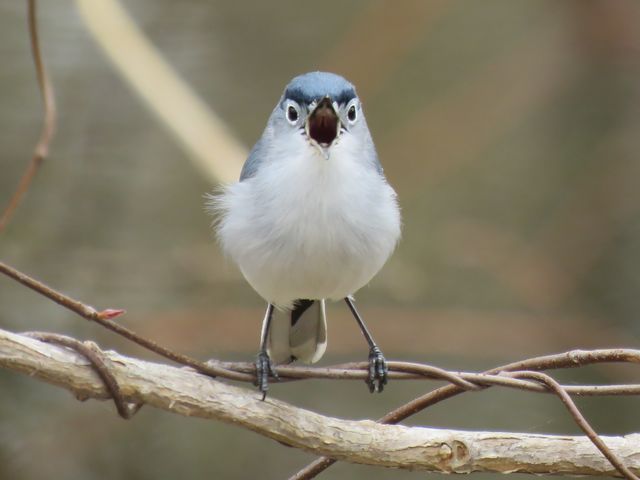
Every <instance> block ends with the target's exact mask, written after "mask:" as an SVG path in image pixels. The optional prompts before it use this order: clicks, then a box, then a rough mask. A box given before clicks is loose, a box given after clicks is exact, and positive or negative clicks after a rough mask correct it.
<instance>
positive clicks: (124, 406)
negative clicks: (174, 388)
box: [23, 332, 143, 420]
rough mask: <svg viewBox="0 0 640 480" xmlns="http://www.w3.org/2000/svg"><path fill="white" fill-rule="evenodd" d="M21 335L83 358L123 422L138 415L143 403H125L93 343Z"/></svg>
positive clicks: (37, 334)
mask: <svg viewBox="0 0 640 480" xmlns="http://www.w3.org/2000/svg"><path fill="white" fill-rule="evenodd" d="M23 335H25V336H27V337H29V338H35V339H36V340H40V341H41V342H46V343H53V344H55V345H61V346H63V347H67V348H69V349H71V350H73V351H75V352H77V353H79V354H80V355H82V356H83V357H85V358H86V359H87V360H88V361H89V363H90V364H91V366H92V367H93V368H94V369H95V371H96V373H97V374H98V376H99V377H100V378H101V379H102V381H103V382H104V386H105V387H106V388H107V390H108V391H109V394H110V395H111V398H112V399H113V402H114V403H115V405H116V410H117V411H118V414H119V415H120V416H121V417H122V418H124V419H125V420H128V419H130V418H131V417H133V416H134V415H135V414H136V413H138V410H140V408H142V405H143V403H134V404H130V403H127V402H126V401H125V399H124V397H123V396H122V392H121V391H120V385H118V381H117V380H116V378H115V377H114V376H113V374H112V373H111V370H110V369H109V367H108V362H109V360H108V358H107V357H106V355H105V354H104V352H103V351H102V350H100V349H99V348H98V346H97V345H96V344H95V343H93V342H81V341H79V340H76V339H75V338H71V337H67V336H65V335H59V334H57V333H49V332H25V333H23Z"/></svg>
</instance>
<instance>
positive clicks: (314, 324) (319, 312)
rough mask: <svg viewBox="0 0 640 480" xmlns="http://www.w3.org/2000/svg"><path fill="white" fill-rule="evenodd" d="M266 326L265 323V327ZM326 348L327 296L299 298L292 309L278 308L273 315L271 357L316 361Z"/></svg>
mask: <svg viewBox="0 0 640 480" xmlns="http://www.w3.org/2000/svg"><path fill="white" fill-rule="evenodd" d="M262 328H263V329H264V328H265V325H263V327H262ZM326 349H327V318H326V315H325V304H324V300H296V301H295V302H294V304H293V307H292V308H291V309H290V310H289V309H287V310H279V309H276V310H275V311H274V312H273V317H272V319H271V327H270V328H269V336H268V338H267V352H268V354H269V357H270V358H271V361H272V362H274V363H276V364H278V363H290V362H292V361H294V360H298V361H301V362H304V363H315V362H317V361H318V360H320V359H321V358H322V356H323V355H324V352H325V350H326Z"/></svg>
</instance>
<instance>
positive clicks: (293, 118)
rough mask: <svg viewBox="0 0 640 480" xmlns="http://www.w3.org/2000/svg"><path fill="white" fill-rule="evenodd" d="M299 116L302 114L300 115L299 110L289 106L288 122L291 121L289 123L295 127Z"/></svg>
mask: <svg viewBox="0 0 640 480" xmlns="http://www.w3.org/2000/svg"><path fill="white" fill-rule="evenodd" d="M299 116H300V114H299V113H298V109H297V108H296V107H294V106H293V105H289V106H288V107H287V120H289V123H291V124H293V125H295V124H296V122H297V121H298V117H299Z"/></svg>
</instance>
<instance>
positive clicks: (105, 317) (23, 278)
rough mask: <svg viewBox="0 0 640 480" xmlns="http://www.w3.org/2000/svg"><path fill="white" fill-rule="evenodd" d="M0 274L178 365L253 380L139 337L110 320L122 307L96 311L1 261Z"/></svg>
mask: <svg viewBox="0 0 640 480" xmlns="http://www.w3.org/2000/svg"><path fill="white" fill-rule="evenodd" d="M0 273H4V274H5V275H7V276H8V277H10V278H12V279H14V280H16V281H18V282H20V283H21V284H23V285H25V286H26V287H29V288H30V289H31V290H33V291H35V292H37V293H40V294H41V295H44V296H45V297H47V298H49V299H51V300H53V301H54V302H56V303H57V304H59V305H62V306H63V307H65V308H67V309H69V310H71V311H72V312H74V313H76V314H78V315H80V316H81V317H83V318H86V319H87V320H91V321H93V322H96V323H99V324H100V325H102V326H103V327H105V328H107V329H109V330H111V331H113V332H115V333H117V334H118V335H121V336H123V337H125V338H127V339H128V340H131V341H132V342H134V343H137V344H138V345H140V346H142V347H144V348H146V349H148V350H151V351H152V352H155V353H157V354H158V355H161V356H163V357H165V358H168V359H169V360H172V361H174V362H177V363H180V364H182V365H187V366H190V367H192V368H195V369H196V370H198V371H199V372H201V373H204V374H205V375H209V376H214V377H215V376H220V375H223V376H224V377H225V378H230V379H232V380H241V381H253V379H254V375H249V374H246V373H241V372H234V371H231V370H227V369H225V368H222V367H219V366H217V365H215V364H214V363H204V362H200V361H199V360H196V359H194V358H190V357H188V356H186V355H182V354H180V353H176V352H173V351H171V350H169V349H167V348H164V347H162V346H161V345H158V344H157V343H156V342H154V341H152V340H149V339H146V338H144V337H141V336H140V335H138V334H136V333H135V332H133V331H132V330H129V329H128V328H126V327H123V326H122V325H120V324H118V323H116V322H114V321H113V320H112V319H113V318H116V317H118V316H120V315H122V314H124V313H125V311H124V310H114V309H106V310H101V311H97V310H96V309H95V308H93V307H91V306H89V305H86V304H84V303H82V302H81V301H79V300H75V299H73V298H71V297H68V296H67V295H64V294H63V293H61V292H58V291H57V290H54V289H53V288H51V287H48V286H47V285H45V284H44V283H42V282H39V281H38V280H35V279H34V278H31V277H30V276H28V275H26V274H24V273H22V272H20V271H19V270H16V269H15V268H13V267H10V266H9V265H7V264H5V263H2V262H0Z"/></svg>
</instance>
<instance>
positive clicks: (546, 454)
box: [0, 330, 640, 476]
mask: <svg viewBox="0 0 640 480" xmlns="http://www.w3.org/2000/svg"><path fill="white" fill-rule="evenodd" d="M105 358H106V359H107V360H108V362H109V363H110V367H111V371H112V373H113V375H114V377H115V378H116V380H117V381H118V384H119V386H120V389H121V392H122V395H123V397H124V398H125V399H126V400H127V401H129V402H132V403H146V404H148V405H150V406H153V407H156V408H160V409H162V410H167V411H170V412H173V413H177V414H180V415H186V416H196V417H201V418H206V419H211V420H220V421H224V422H227V423H233V424H234V425H240V426H242V427H244V428H247V429H250V430H253V431H255V432H257V433H260V434H261V435H264V436H267V437H269V438H272V439H274V440H278V441H280V442H283V443H285V444H287V445H291V446H293V447H296V448H300V449H303V450H305V451H308V452H313V453H315V454H321V455H326V456H330V457H333V458H336V459H340V460H345V461H349V462H354V463H362V464H368V465H378V466H385V467H395V468H403V469H410V470H415V469H421V470H430V471H437V472H443V473H469V472H500V473H507V472H520V473H536V474H566V475H610V476H616V475H619V474H618V473H617V471H616V470H615V469H614V468H613V467H612V466H611V464H610V463H609V462H608V461H607V460H606V459H605V458H604V457H603V456H602V455H601V454H600V452H599V451H598V450H597V449H596V448H595V447H594V446H593V444H592V443H591V441H590V440H589V439H588V438H586V437H578V436H556V435H537V434H536V435H533V434H524V433H495V432H465V431H458V430H440V429H432V428H422V427H405V426H400V425H382V424H378V423H375V422H372V421H369V420H365V421H351V420H339V419H335V418H331V417H326V416H322V415H318V414H316V413H313V412H310V411H307V410H304V409H301V408H296V407H293V406H291V405H288V404H286V403H284V402H281V401H278V400H275V399H272V398H268V399H267V400H266V401H264V402H263V401H261V400H260V397H261V396H260V395H259V394H258V393H257V392H255V391H253V390H247V389H244V388H239V387H235V386H232V385H227V384H225V383H223V382H220V381H217V380H214V379H211V378H208V377H206V376H203V375H200V374H198V373H196V372H193V371H192V370H191V369H185V368H176V367H171V366H167V365H161V364H157V363H151V362H146V361H142V360H138V359H134V358H128V357H124V356H122V355H119V354H117V353H115V352H105ZM0 366H1V367H4V368H7V369H10V370H13V371H17V372H22V373H25V374H27V375H30V376H32V377H35V378H38V379H40V380H43V381H46V382H48V383H52V384H54V385H58V386H60V387H63V388H65V389H67V390H69V391H71V392H73V393H74V394H75V395H76V396H77V397H78V398H82V399H86V398H96V399H107V398H109V393H108V391H107V390H106V388H105V387H104V384H103V382H102V381H101V380H100V378H99V377H98V375H97V374H96V373H95V371H94V370H93V369H92V368H91V367H90V365H89V364H88V362H87V361H86V360H85V359H84V358H83V357H82V356H80V355H79V354H77V353H75V352H73V351H70V350H67V349H65V348H61V347H58V346H54V345H50V344H47V343H43V342H40V341H38V340H35V339H33V338H28V337H25V336H23V335H18V334H14V333H10V332H7V331H4V330H0ZM601 438H602V439H603V441H604V442H606V443H607V445H608V446H609V447H610V448H611V449H612V450H613V451H614V452H615V453H616V454H617V455H618V456H619V457H620V458H621V459H622V460H623V461H624V462H625V463H626V464H627V465H628V467H629V468H631V469H633V470H635V471H640V434H632V435H627V436H624V437H601Z"/></svg>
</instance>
